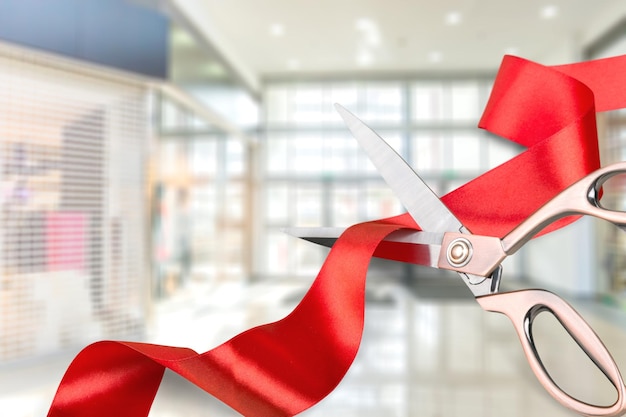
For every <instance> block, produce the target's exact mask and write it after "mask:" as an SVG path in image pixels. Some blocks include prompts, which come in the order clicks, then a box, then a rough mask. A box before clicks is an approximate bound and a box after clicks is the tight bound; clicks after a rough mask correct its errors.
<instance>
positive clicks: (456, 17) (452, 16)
mask: <svg viewBox="0 0 626 417" xmlns="http://www.w3.org/2000/svg"><path fill="white" fill-rule="evenodd" d="M461 20H463V16H462V15H461V13H460V12H456V11H455V12H450V13H448V14H446V17H445V22H446V25H448V26H455V25H458V24H459V23H461Z"/></svg>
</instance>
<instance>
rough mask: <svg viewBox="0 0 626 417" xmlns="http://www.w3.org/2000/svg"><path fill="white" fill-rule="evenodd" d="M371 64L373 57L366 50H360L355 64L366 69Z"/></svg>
mask: <svg viewBox="0 0 626 417" xmlns="http://www.w3.org/2000/svg"><path fill="white" fill-rule="evenodd" d="M372 62H374V55H372V53H371V52H370V51H369V50H367V49H362V50H361V51H359V53H358V54H357V56H356V63H357V64H358V65H359V66H361V67H367V66H369V65H371V64H372Z"/></svg>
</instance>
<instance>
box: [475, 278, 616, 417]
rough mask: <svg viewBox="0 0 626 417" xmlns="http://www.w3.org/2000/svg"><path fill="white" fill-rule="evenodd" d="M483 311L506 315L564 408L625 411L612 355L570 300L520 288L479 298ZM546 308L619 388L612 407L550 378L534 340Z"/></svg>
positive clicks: (530, 359)
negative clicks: (593, 401)
mask: <svg viewBox="0 0 626 417" xmlns="http://www.w3.org/2000/svg"><path fill="white" fill-rule="evenodd" d="M476 301H478V303H479V304H480V305H481V307H482V308H483V309H484V310H487V311H493V312H498V313H502V314H504V315H506V316H507V317H508V318H509V319H510V320H511V321H512V322H513V326H514V327H515V331H516V332H517V335H518V336H519V339H520V342H521V344H522V347H523V348H524V354H525V355H526V358H527V360H528V363H529V364H530V367H531V368H532V370H533V372H534V373H535V375H536V376H537V378H538V379H539V381H540V382H541V384H542V385H543V387H544V388H545V389H546V391H548V393H550V395H552V397H554V398H555V399H556V400H557V401H559V402H560V403H561V404H562V405H564V406H565V407H568V408H570V409H572V410H574V411H576V412H578V413H580V414H582V415H585V416H620V415H622V414H624V413H626V387H625V386H624V381H623V379H622V376H621V374H620V371H619V369H618V367H617V365H616V363H615V361H614V360H613V357H612V356H611V354H610V353H609V351H608V350H607V349H606V347H605V346H604V344H603V343H602V341H601V340H600V338H599V337H598V335H597V334H596V333H595V332H594V331H593V329H592V328H591V327H590V326H589V324H587V322H586V321H585V320H584V319H583V318H582V317H581V316H580V315H579V314H578V313H577V312H576V310H574V309H573V308H572V307H571V306H570V305H569V304H568V303H566V302H565V301H564V300H562V299H561V298H560V297H558V296H557V295H555V294H553V293H551V292H549V291H544V290H521V291H513V292H507V293H499V294H493V295H486V296H482V297H477V298H476ZM543 311H548V312H550V313H552V314H553V315H554V316H555V317H556V318H557V319H558V320H559V322H560V323H561V325H562V326H563V327H564V328H565V330H567V332H568V333H569V334H570V336H571V337H572V338H573V339H574V340H575V341H576V343H578V345H579V346H580V347H581V348H582V349H583V351H585V353H586V354H587V356H589V358H590V359H591V360H592V361H593V362H594V363H595V364H596V366H597V367H598V368H599V369H600V370H601V371H602V372H603V373H604V375H606V377H607V378H608V379H609V381H610V382H611V384H613V386H614V387H615V389H616V390H617V400H616V401H615V403H614V404H612V405H610V406H596V405H591V404H588V403H585V402H583V401H580V400H577V399H576V398H573V397H571V396H570V395H569V394H567V393H566V392H565V391H563V390H562V389H561V388H560V387H559V386H558V385H557V384H556V383H555V382H554V380H553V379H552V378H551V377H550V375H549V373H548V372H547V370H546V368H545V367H544V365H543V363H542V362H541V359H540V358H539V354H538V353H537V349H536V347H535V342H534V340H533V333H532V325H533V320H534V319H535V317H537V315H538V314H539V313H541V312H543Z"/></svg>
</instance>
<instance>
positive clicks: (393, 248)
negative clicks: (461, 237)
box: [283, 227, 443, 268]
mask: <svg viewBox="0 0 626 417" xmlns="http://www.w3.org/2000/svg"><path fill="white" fill-rule="evenodd" d="M344 230H345V229H343V228H338V227H315V228H310V227H293V228H287V229H284V230H283V231H284V232H285V233H287V234H290V235H292V236H295V237H299V238H300V239H304V240H307V241H309V242H313V243H315V244H318V245H322V246H326V247H332V246H333V245H334V244H335V242H336V241H337V239H338V238H339V236H341V234H342V233H343V232H344ZM442 240H443V234H442V233H429V232H420V231H411V230H398V231H396V232H393V233H391V234H390V235H389V236H387V237H386V238H385V239H384V240H383V241H382V242H381V243H380V245H378V248H376V251H375V252H374V256H375V257H377V258H384V259H390V260H394V261H400V262H409V263H412V264H417V265H424V266H429V267H431V268H437V263H438V260H439V252H440V251H441V241H442Z"/></svg>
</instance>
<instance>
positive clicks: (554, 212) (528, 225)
mask: <svg viewBox="0 0 626 417" xmlns="http://www.w3.org/2000/svg"><path fill="white" fill-rule="evenodd" d="M619 174H626V162H618V163H615V164H612V165H609V166H606V167H604V168H600V169H598V170H596V171H594V172H592V173H591V174H589V175H587V176H586V177H584V178H582V179H580V180H579V181H577V182H576V183H574V184H573V185H571V186H569V187H568V188H567V189H566V190H565V191H563V192H561V193H560V194H559V195H557V196H556V197H555V198H553V199H552V200H550V201H549V202H548V203H546V204H545V205H544V206H543V207H541V208H540V209H539V210H537V211H536V212H535V213H534V214H533V215H531V216H530V217H528V218H527V219H526V220H525V221H524V222H522V223H521V224H520V225H519V226H517V227H516V228H515V229H513V230H512V231H511V232H510V233H509V234H508V235H506V236H505V237H504V238H503V239H502V248H503V249H504V252H505V253H506V254H507V255H512V254H513V253H515V252H516V251H517V250H518V249H519V248H520V247H522V246H523V245H524V244H525V243H526V242H528V241H529V240H530V239H532V238H533V236H535V235H536V234H537V233H539V232H540V231H541V230H542V229H543V228H544V227H546V226H547V225H549V224H550V223H552V222H554V221H555V220H558V219H560V218H562V217H566V216H569V215H574V214H582V215H588V216H594V217H597V218H600V219H604V220H607V221H610V222H611V223H614V224H617V225H620V226H625V225H626V212H623V211H617V210H610V209H607V208H604V207H602V205H601V204H600V201H599V198H600V197H599V195H600V188H602V186H603V185H604V183H605V182H607V181H608V180H609V179H610V178H612V177H614V176H616V175H619Z"/></svg>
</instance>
